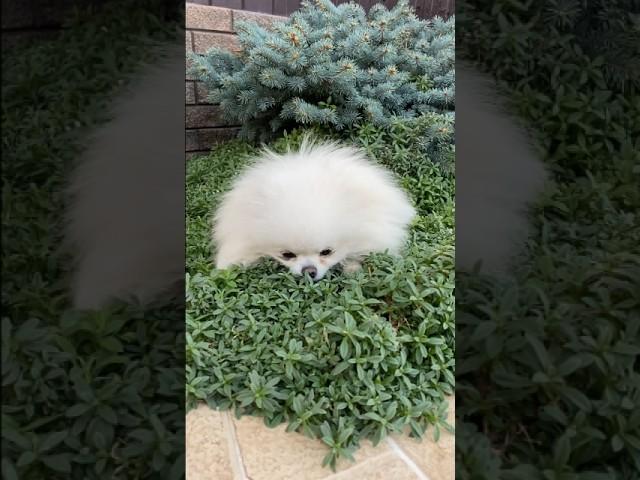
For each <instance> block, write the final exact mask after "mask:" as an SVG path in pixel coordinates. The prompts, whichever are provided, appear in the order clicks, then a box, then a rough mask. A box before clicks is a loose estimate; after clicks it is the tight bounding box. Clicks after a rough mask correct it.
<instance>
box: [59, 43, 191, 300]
mask: <svg viewBox="0 0 640 480" xmlns="http://www.w3.org/2000/svg"><path fill="white" fill-rule="evenodd" d="M184 72H185V57H184V47H182V46H179V47H176V48H175V49H173V50H169V51H168V54H167V55H166V57H165V59H164V60H162V61H160V62H158V63H157V64H156V65H154V66H148V67H147V68H146V69H144V70H143V71H142V73H141V74H140V75H139V76H138V78H137V80H136V81H134V82H133V84H132V86H131V88H129V89H128V91H127V92H126V93H125V94H124V95H122V97H121V98H119V99H118V100H117V101H116V102H115V107H114V109H113V112H112V113H113V115H112V116H113V119H112V120H111V121H110V122H109V123H107V124H106V125H105V126H103V127H101V128H99V129H98V131H97V132H96V133H95V135H93V138H92V139H91V140H90V143H89V146H88V148H87V149H86V151H85V153H84V155H82V158H80V161H79V163H78V166H77V168H76V170H75V171H74V173H73V175H72V177H71V179H70V185H69V193H70V198H71V202H70V204H69V207H68V209H67V212H66V216H67V219H68V224H67V232H66V233H67V246H68V247H70V248H71V252H72V254H73V255H74V257H75V268H74V272H73V278H72V285H71V289H72V297H73V305H74V306H75V307H76V308H81V309H95V308H100V307H103V306H105V305H106V304H108V303H109V302H110V301H111V300H114V299H132V298H133V299H135V300H137V301H138V302H140V303H142V304H145V303H148V302H151V301H154V300H158V299H159V298H160V297H162V296H163V295H165V294H166V293H167V292H168V291H171V290H172V288H173V287H176V289H175V290H173V293H176V294H178V295H181V294H182V293H181V291H180V284H181V282H183V280H184V265H185V264H184V255H185V254H184V251H185V250H184V234H183V232H184V175H185V173H184V155H185V154H184V96H183V93H182V92H184ZM178 92H180V93H178Z"/></svg>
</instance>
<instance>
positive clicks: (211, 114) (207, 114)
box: [186, 105, 228, 128]
mask: <svg viewBox="0 0 640 480" xmlns="http://www.w3.org/2000/svg"><path fill="white" fill-rule="evenodd" d="M221 113H222V112H221V111H220V107H219V106H218V105H187V121H186V127H187V128H202V127H224V126H227V125H228V122H225V121H224V120H223V118H222V114H221Z"/></svg>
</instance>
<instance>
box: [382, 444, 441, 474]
mask: <svg viewBox="0 0 640 480" xmlns="http://www.w3.org/2000/svg"><path fill="white" fill-rule="evenodd" d="M387 444H388V445H389V446H390V447H391V450H393V451H394V453H395V454H396V455H397V456H398V457H400V459H401V460H402V461H403V462H404V463H406V464H407V466H408V467H409V468H410V469H411V470H412V471H413V473H415V474H416V475H417V476H418V478H419V479H420V480H431V479H430V478H429V476H428V475H427V474H426V473H425V472H423V471H422V470H421V469H420V467H418V465H416V463H415V462H414V461H413V460H411V458H410V457H409V455H407V454H406V453H405V452H404V450H402V447H400V445H398V444H397V443H396V441H395V440H394V439H392V438H391V437H387Z"/></svg>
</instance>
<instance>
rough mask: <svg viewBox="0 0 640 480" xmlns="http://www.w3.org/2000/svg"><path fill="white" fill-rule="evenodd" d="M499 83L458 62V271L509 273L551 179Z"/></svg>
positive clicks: (528, 233)
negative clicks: (534, 207) (478, 267)
mask: <svg viewBox="0 0 640 480" xmlns="http://www.w3.org/2000/svg"><path fill="white" fill-rule="evenodd" d="M506 104H507V99H506V97H505V95H504V94H503V93H502V92H500V89H499V88H498V86H497V85H496V83H495V81H493V79H492V78H491V77H489V76H487V75H484V74H481V73H479V72H478V71H477V70H475V69H474V68H473V67H471V66H470V65H468V64H466V63H465V62H461V61H458V62H456V139H457V143H456V268H457V269H459V270H471V269H472V268H473V267H474V266H475V265H476V263H478V262H480V263H481V268H482V270H483V271H484V272H486V273H491V274H494V275H502V274H505V273H507V272H508V271H509V269H510V266H511V263H512V261H513V258H514V256H515V255H516V254H517V253H519V252H520V251H521V250H522V248H523V246H524V244H525V242H526V239H527V237H528V236H529V235H530V234H531V226H530V220H529V208H530V206H531V205H532V204H533V202H534V201H535V200H536V198H537V197H538V195H539V194H540V193H541V192H542V189H543V187H544V184H545V180H546V178H547V174H546V170H545V168H544V165H543V164H542V162H541V161H540V160H539V158H538V155H537V154H536V152H535V151H534V149H533V148H532V146H531V143H530V138H529V136H528V134H527V132H526V130H525V129H524V128H523V127H522V126H521V125H518V123H517V119H516V118H515V117H513V116H512V115H510V114H509V113H508V110H507V105H506Z"/></svg>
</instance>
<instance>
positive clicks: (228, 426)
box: [222, 411, 249, 480]
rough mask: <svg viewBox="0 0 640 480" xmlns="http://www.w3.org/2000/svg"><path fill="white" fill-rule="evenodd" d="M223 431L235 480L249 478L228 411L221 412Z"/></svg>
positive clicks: (234, 427) (246, 479)
mask: <svg viewBox="0 0 640 480" xmlns="http://www.w3.org/2000/svg"><path fill="white" fill-rule="evenodd" d="M222 418H223V421H224V426H225V432H226V433H227V435H226V437H227V445H228V447H229V456H230V457H231V458H230V460H231V469H232V470H233V474H234V475H233V476H234V477H236V479H237V480H249V476H248V475H247V471H246V469H245V468H244V461H243V460H242V452H241V451H240V443H239V442H238V437H237V436H236V426H235V424H234V423H233V419H232V418H231V413H230V412H229V411H226V412H223V415H222Z"/></svg>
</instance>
